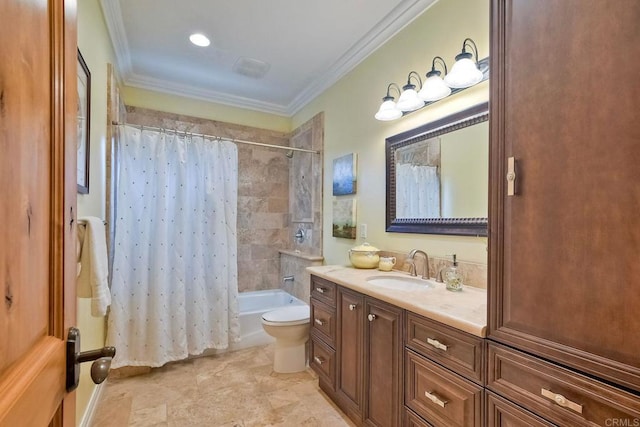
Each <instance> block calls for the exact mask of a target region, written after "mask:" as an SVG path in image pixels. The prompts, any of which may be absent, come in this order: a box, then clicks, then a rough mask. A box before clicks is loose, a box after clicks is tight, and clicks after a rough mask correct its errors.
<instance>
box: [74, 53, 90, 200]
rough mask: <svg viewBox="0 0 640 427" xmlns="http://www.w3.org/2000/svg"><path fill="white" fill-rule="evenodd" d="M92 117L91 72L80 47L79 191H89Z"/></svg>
mask: <svg viewBox="0 0 640 427" xmlns="http://www.w3.org/2000/svg"><path fill="white" fill-rule="evenodd" d="M90 118H91V72H90V71H89V67H87V63H86V62H85V61H84V58H83V57H82V54H81V53H80V49H78V141H77V147H76V148H77V163H78V170H77V180H78V193H80V194H88V193H89V129H90V127H89V122H90V120H89V119H90Z"/></svg>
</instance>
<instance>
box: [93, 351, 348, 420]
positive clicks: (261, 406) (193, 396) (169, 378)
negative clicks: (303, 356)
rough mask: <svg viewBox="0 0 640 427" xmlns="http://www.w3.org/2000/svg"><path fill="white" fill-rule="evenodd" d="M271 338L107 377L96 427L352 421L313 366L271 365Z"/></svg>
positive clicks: (95, 418)
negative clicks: (286, 368)
mask: <svg viewBox="0 0 640 427" xmlns="http://www.w3.org/2000/svg"><path fill="white" fill-rule="evenodd" d="M272 363H273V345H267V346H260V347H253V348H249V349H245V350H240V351H236V352H232V353H224V354H221V355H216V356H208V357H201V358H195V359H190V360H187V361H183V362H176V363H171V364H168V365H166V366H164V367H162V368H158V369H153V370H152V371H151V373H149V374H145V375H140V376H135V377H128V378H115V379H111V378H110V379H108V380H107V384H106V386H105V387H106V388H105V390H104V392H103V395H102V399H101V401H100V402H99V404H98V407H97V410H96V413H95V415H94V417H93V423H92V427H120V426H172V427H174V426H175V427H180V426H203V427H204V426H207V427H211V426H224V427H250V426H292V427H293V426H296V427H298V426H323V427H324V426H326V427H340V426H353V424H352V423H351V422H350V421H349V420H348V419H347V417H346V416H345V415H344V414H342V413H341V412H340V410H339V409H337V407H336V406H335V405H334V404H333V403H332V402H331V401H330V400H329V399H328V398H327V397H326V396H325V395H324V394H323V393H322V392H321V391H320V389H319V388H318V380H317V376H316V375H315V374H314V373H313V372H312V371H311V370H310V369H309V370H307V371H305V372H300V373H296V374H277V373H275V372H273V370H272Z"/></svg>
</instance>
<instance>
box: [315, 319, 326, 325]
mask: <svg viewBox="0 0 640 427" xmlns="http://www.w3.org/2000/svg"><path fill="white" fill-rule="evenodd" d="M313 321H314V322H316V324H317V325H320V326H322V325H324V320H322V319H313Z"/></svg>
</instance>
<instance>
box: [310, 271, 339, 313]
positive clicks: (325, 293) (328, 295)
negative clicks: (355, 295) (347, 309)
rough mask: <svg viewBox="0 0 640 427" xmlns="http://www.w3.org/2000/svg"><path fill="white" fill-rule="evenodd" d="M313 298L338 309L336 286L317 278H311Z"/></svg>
mask: <svg viewBox="0 0 640 427" xmlns="http://www.w3.org/2000/svg"><path fill="white" fill-rule="evenodd" d="M311 298H315V299H318V300H320V301H322V302H324V303H325V304H328V305H330V306H331V307H333V308H335V307H336V284H335V283H332V282H330V281H328V280H325V279H322V278H320V277H317V276H311Z"/></svg>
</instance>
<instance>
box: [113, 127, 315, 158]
mask: <svg viewBox="0 0 640 427" xmlns="http://www.w3.org/2000/svg"><path fill="white" fill-rule="evenodd" d="M111 124H112V125H114V126H124V125H129V126H134V127H139V128H140V130H143V129H151V130H157V131H165V132H175V133H176V134H179V133H184V134H185V135H196V136H201V137H203V138H211V139H220V140H222V139H226V140H229V141H231V142H237V143H239V144H249V145H258V146H260V147H269V148H277V149H279V150H287V151H301V152H303V153H312V154H320V152H319V151H316V150H307V149H306V148H297V147H287V146H284V145H275V144H265V143H262V142H255V141H245V140H243V139H235V138H226V137H221V136H216V135H206V134H204V133H194V132H187V131H179V130H175V129H167V128H161V127H157V126H146V125H133V124H129V123H118V122H111Z"/></svg>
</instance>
